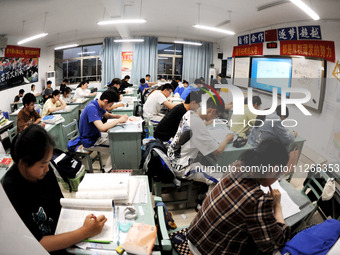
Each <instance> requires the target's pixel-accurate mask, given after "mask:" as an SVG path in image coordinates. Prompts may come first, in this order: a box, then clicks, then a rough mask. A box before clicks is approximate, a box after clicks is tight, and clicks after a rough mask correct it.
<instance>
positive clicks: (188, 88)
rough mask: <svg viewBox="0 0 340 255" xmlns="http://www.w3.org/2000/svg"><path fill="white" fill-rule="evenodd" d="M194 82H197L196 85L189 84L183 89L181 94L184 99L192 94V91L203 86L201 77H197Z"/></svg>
mask: <svg viewBox="0 0 340 255" xmlns="http://www.w3.org/2000/svg"><path fill="white" fill-rule="evenodd" d="M194 83H195V85H196V86H193V85H189V86H188V87H187V88H186V89H185V90H184V91H183V93H182V94H181V98H182V99H183V100H185V99H186V98H187V96H188V95H189V94H190V92H191V91H199V90H200V89H199V88H200V87H201V86H202V81H201V80H200V79H196V80H195V82H194Z"/></svg>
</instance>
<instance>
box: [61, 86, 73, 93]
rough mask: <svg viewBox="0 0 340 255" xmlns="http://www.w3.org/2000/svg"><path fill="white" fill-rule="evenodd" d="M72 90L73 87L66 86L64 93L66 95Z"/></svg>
mask: <svg viewBox="0 0 340 255" xmlns="http://www.w3.org/2000/svg"><path fill="white" fill-rule="evenodd" d="M70 92H72V89H71V88H70V87H66V88H64V90H63V91H62V93H63V94H64V95H67V94H68V93H70Z"/></svg>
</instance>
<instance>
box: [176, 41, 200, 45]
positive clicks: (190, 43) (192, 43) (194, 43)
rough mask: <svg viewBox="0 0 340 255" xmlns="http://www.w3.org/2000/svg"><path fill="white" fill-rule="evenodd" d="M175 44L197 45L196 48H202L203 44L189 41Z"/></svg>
mask: <svg viewBox="0 0 340 255" xmlns="http://www.w3.org/2000/svg"><path fill="white" fill-rule="evenodd" d="M174 43H179V44H189V45H196V46H201V45H202V43H198V42H188V41H174Z"/></svg>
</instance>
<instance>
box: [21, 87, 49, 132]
mask: <svg viewBox="0 0 340 255" xmlns="http://www.w3.org/2000/svg"><path fill="white" fill-rule="evenodd" d="M35 102H36V98H35V96H34V95H33V94H32V93H27V94H26V95H25V96H24V98H23V99H22V103H23V105H24V108H22V109H21V110H20V111H19V113H18V117H17V132H18V133H20V132H21V131H23V130H24V129H25V128H27V127H28V126H29V125H32V124H39V123H40V122H41V117H40V115H39V113H38V112H37V111H36V110H35V109H34V103H35ZM41 126H43V127H45V123H41Z"/></svg>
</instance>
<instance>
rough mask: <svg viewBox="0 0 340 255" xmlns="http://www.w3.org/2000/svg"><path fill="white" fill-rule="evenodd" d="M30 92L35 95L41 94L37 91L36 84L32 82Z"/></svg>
mask: <svg viewBox="0 0 340 255" xmlns="http://www.w3.org/2000/svg"><path fill="white" fill-rule="evenodd" d="M29 93H32V94H33V95H34V96H36V97H37V96H40V93H39V92H38V93H37V92H35V85H34V84H32V85H31V91H30V92H29Z"/></svg>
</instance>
